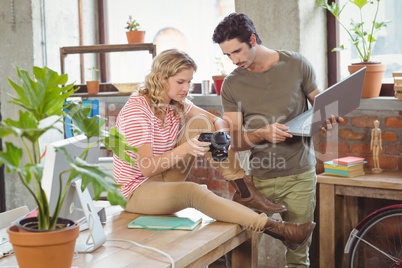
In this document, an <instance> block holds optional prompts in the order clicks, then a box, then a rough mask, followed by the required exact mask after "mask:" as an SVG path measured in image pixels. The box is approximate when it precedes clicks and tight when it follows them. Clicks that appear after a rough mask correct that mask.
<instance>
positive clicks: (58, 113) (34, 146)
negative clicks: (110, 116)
mask: <svg viewBox="0 0 402 268" xmlns="http://www.w3.org/2000/svg"><path fill="white" fill-rule="evenodd" d="M17 73H18V77H19V80H20V82H21V86H20V85H18V84H17V83H15V82H13V81H11V80H10V79H9V83H10V85H11V86H12V87H13V89H14V90H15V93H16V94H17V95H18V96H17V97H13V96H11V98H12V100H11V101H10V103H13V104H15V105H16V108H17V106H18V107H20V108H22V110H20V111H19V116H18V119H17V120H14V119H11V118H6V119H3V121H2V122H0V138H5V137H7V136H14V137H16V138H17V139H19V140H20V141H21V144H23V147H22V148H20V147H18V146H16V145H14V144H13V143H11V142H5V146H4V149H3V151H2V152H0V164H4V165H5V167H6V170H7V172H8V173H10V174H16V175H17V177H16V178H18V179H19V180H20V182H21V183H22V185H23V186H25V187H26V189H27V192H28V193H29V195H31V196H32V197H33V198H34V201H35V203H36V206H37V211H38V216H37V218H36V219H34V220H36V221H37V230H39V231H36V232H27V233H26V234H25V233H21V230H17V229H15V227H16V226H12V227H10V228H9V229H8V233H9V236H10V242H11V243H12V244H13V241H14V240H13V239H14V237H16V238H15V240H16V241H18V243H23V242H24V241H25V240H26V241H29V243H31V241H34V242H32V243H36V241H39V238H38V237H39V236H40V235H45V236H46V237H45V239H44V240H45V241H46V240H49V241H50V240H56V241H58V242H60V241H61V235H62V234H64V233H67V241H66V243H67V244H68V246H69V248H68V249H59V246H60V245H57V246H46V249H45V250H43V249H40V247H39V245H37V244H35V245H34V246H33V245H24V246H20V245H19V246H18V247H16V246H15V245H14V244H13V247H14V252H15V255H16V257H17V261H18V264H19V267H20V268H24V267H29V268H33V267H40V268H45V267H52V268H53V267H59V268H61V267H68V268H70V267H71V263H72V258H73V253H74V246H75V240H76V238H77V237H78V232H79V229H78V226H77V225H76V223H75V222H71V221H68V220H66V222H67V226H66V228H64V229H63V228H61V229H58V228H57V227H58V226H59V225H60V224H59V219H60V218H59V212H60V208H61V206H62V204H63V201H64V200H65V197H66V190H67V188H68V186H69V184H70V182H71V181H72V180H74V179H76V178H78V177H80V178H81V180H82V187H83V188H85V187H86V186H87V185H88V184H92V186H93V191H94V197H95V199H96V197H99V196H100V193H101V192H107V197H108V200H109V201H110V203H111V204H118V205H121V206H123V207H124V206H125V198H124V197H123V196H122V195H121V193H120V192H119V190H118V188H119V185H116V184H115V183H114V181H113V178H112V176H111V175H110V174H108V173H107V172H105V171H103V170H102V169H100V168H99V165H95V164H90V163H87V162H86V161H85V155H86V154H85V152H86V151H87V150H88V149H89V148H90V147H92V146H97V143H99V142H102V143H103V144H104V145H105V146H106V148H108V149H110V150H112V151H113V153H115V154H117V155H120V156H121V157H123V158H124V159H125V160H126V161H129V162H130V163H131V164H134V163H133V161H132V160H131V159H130V158H129V156H128V155H127V154H125V152H126V151H128V150H134V151H135V150H136V149H135V148H133V147H130V146H128V145H126V140H125V139H124V137H123V136H122V135H121V134H120V133H118V132H117V131H116V130H115V129H112V130H111V131H110V132H109V133H108V132H106V131H104V130H102V129H101V127H102V126H103V125H104V124H105V122H106V119H102V118H100V117H99V116H96V117H88V115H89V113H90V111H91V107H89V106H87V107H85V108H84V107H83V104H82V102H69V103H68V104H66V102H65V101H66V99H67V98H68V97H70V96H71V95H72V94H73V93H74V92H75V91H77V90H78V88H74V85H73V84H69V85H65V84H66V82H67V75H58V74H57V73H56V72H54V71H52V70H51V69H49V68H47V67H44V68H39V67H33V74H34V79H31V77H30V76H29V73H28V72H27V71H24V70H21V69H19V68H18V67H17ZM66 109H67V110H68V111H69V112H68V113H67V112H65V111H66ZM64 116H68V117H70V118H71V121H72V125H73V129H74V133H75V134H77V135H78V134H79V135H82V134H83V135H85V136H86V137H87V141H88V143H87V148H86V149H85V152H84V153H83V155H82V156H80V157H76V156H75V157H72V156H68V155H66V156H67V158H68V159H70V160H69V163H70V165H71V169H70V170H67V171H63V173H64V172H68V173H69V177H68V180H67V182H66V183H65V185H62V186H63V188H62V189H60V190H59V197H58V201H57V205H56V209H55V210H54V211H49V202H48V200H49V199H48V196H46V194H45V191H44V189H43V185H42V173H43V172H42V171H43V163H42V162H41V161H42V160H41V152H40V149H39V148H40V146H39V139H40V137H42V136H43V135H44V134H45V133H47V132H48V131H49V130H54V129H56V130H57V131H61V130H60V129H59V128H58V127H57V125H58V124H56V123H58V122H61V123H62V124H64V120H63V118H64ZM46 121H51V123H49V122H47V123H44V122H46ZM91 137H97V139H96V140H97V141H96V142H95V143H92V142H90V138H91ZM64 153H66V154H67V152H64ZM23 155H25V156H28V158H29V160H28V162H27V161H25V160H24V159H23ZM10 178H15V177H11V176H10ZM12 228H13V229H12ZM46 230H52V231H50V232H47V231H46ZM23 235H26V238H24V237H23ZM51 235H55V236H56V237H57V238H56V239H52V238H50V237H49V236H51ZM30 246H32V247H30ZM24 249H29V252H30V253H25V252H24V251H23V250H24ZM35 249H39V250H40V251H39V253H36V252H35V251H34V250H35ZM52 249H56V252H55V253H51V252H50V251H49V250H52ZM56 255H57V256H59V257H61V258H63V259H62V260H57V259H56V258H55V256H56ZM48 256H49V257H50V258H47V257H48ZM23 257H28V258H29V259H28V260H23V259H22V258H23ZM47 259H49V260H50V261H51V262H50V263H45V262H44V261H46V260H47Z"/></svg>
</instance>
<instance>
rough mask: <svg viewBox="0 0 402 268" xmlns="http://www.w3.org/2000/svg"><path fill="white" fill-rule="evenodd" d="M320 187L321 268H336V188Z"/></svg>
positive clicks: (332, 186) (326, 185)
mask: <svg viewBox="0 0 402 268" xmlns="http://www.w3.org/2000/svg"><path fill="white" fill-rule="evenodd" d="M319 187H320V216H319V218H320V230H319V233H320V267H326V268H335V255H334V254H335V187H334V185H330V184H322V183H320V184H319Z"/></svg>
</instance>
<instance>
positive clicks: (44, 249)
mask: <svg viewBox="0 0 402 268" xmlns="http://www.w3.org/2000/svg"><path fill="white" fill-rule="evenodd" d="M28 219H36V220H37V218H36V217H35V218H26V219H24V220H28ZM59 220H60V219H59ZM62 220H66V221H69V222H70V224H71V226H68V227H65V228H63V229H58V230H46V231H43V230H36V231H29V230H28V229H20V228H19V227H18V226H16V225H13V226H11V227H9V228H8V229H7V233H8V235H9V237H10V243H11V244H12V245H13V249H14V254H15V257H16V258H17V262H18V266H19V267H20V268H54V267H58V268H71V264H72V262H73V256H74V248H75V241H76V240H77V237H78V235H79V226H78V225H77V224H76V223H75V222H74V221H71V220H67V219H62Z"/></svg>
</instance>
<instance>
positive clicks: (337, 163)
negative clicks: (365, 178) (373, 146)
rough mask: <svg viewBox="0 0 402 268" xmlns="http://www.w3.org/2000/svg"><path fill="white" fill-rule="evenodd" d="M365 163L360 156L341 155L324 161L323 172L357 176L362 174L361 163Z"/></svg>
mask: <svg viewBox="0 0 402 268" xmlns="http://www.w3.org/2000/svg"><path fill="white" fill-rule="evenodd" d="M365 163H367V161H364V158H361V157H354V156H348V157H342V158H337V159H334V160H331V161H326V162H324V169H325V173H326V174H328V175H333V176H341V177H357V176H361V175H364V174H365V173H364V169H363V165H364V164H365Z"/></svg>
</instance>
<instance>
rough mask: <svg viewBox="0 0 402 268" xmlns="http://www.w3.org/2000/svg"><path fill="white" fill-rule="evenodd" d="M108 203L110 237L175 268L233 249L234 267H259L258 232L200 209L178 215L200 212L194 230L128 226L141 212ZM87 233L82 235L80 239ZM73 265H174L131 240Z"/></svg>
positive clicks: (9, 261) (7, 262)
mask: <svg viewBox="0 0 402 268" xmlns="http://www.w3.org/2000/svg"><path fill="white" fill-rule="evenodd" d="M103 202H106V201H103ZM103 204H105V203H103ZM107 204H108V203H107V202H106V205H104V206H106V215H107V222H106V224H105V226H104V230H105V233H106V237H107V239H125V240H131V241H135V242H137V243H140V244H142V245H145V246H151V247H155V248H157V249H159V250H162V251H164V252H165V253H167V254H169V255H170V256H171V257H172V258H173V260H174V262H175V268H181V267H197V268H199V267H205V266H207V265H209V264H211V263H213V262H214V261H216V260H217V259H219V258H220V257H221V256H223V255H225V254H226V253H227V252H229V251H231V250H233V252H232V262H233V267H239V268H240V267H241V268H244V267H257V261H258V255H257V254H258V235H257V234H256V233H254V232H251V231H249V230H243V229H242V228H240V227H239V225H237V224H231V223H224V222H217V221H213V222H210V220H211V219H210V218H208V217H207V216H205V215H204V214H202V213H200V212H198V211H197V210H195V209H185V210H182V211H180V212H179V213H177V215H178V216H189V215H194V213H198V214H200V215H201V216H203V222H202V223H201V225H199V226H198V227H196V229H194V230H193V231H183V230H169V231H153V230H148V229H128V228H127V224H128V223H129V222H130V221H132V220H134V219H135V218H137V217H139V216H141V215H139V214H132V213H127V212H125V211H123V210H122V209H121V208H120V207H116V206H108V205H107ZM98 205H99V203H98V204H97V206H98ZM85 232H86V231H84V232H82V233H81V234H80V238H82V236H83V235H84V234H85ZM84 237H86V236H84ZM80 238H79V239H80ZM11 265H17V261H16V259H15V257H14V256H9V257H4V258H2V259H0V267H2V266H11ZM72 266H73V267H79V268H83V267H85V268H88V267H89V268H90V267H96V268H110V267H113V268H123V267H125V268H128V267H136V268H140V267H144V268H149V267H152V268H158V267H171V264H170V261H169V259H168V258H167V257H166V256H164V255H162V254H160V253H157V252H154V251H151V250H148V249H143V248H140V247H138V246H136V245H133V244H131V243H128V242H119V241H106V242H105V244H103V246H101V247H100V248H98V249H97V250H95V251H94V252H93V253H80V254H79V257H78V258H77V259H74V260H73V265H72Z"/></svg>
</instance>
